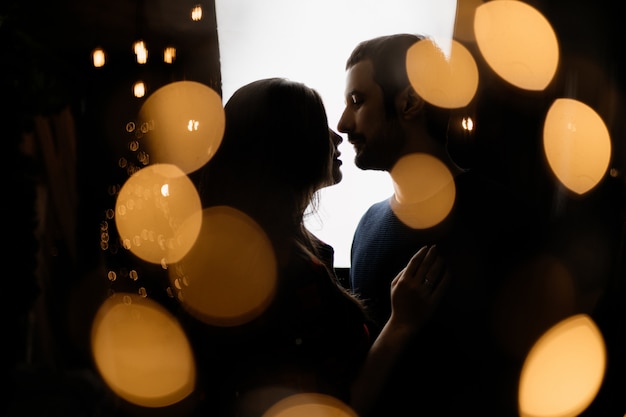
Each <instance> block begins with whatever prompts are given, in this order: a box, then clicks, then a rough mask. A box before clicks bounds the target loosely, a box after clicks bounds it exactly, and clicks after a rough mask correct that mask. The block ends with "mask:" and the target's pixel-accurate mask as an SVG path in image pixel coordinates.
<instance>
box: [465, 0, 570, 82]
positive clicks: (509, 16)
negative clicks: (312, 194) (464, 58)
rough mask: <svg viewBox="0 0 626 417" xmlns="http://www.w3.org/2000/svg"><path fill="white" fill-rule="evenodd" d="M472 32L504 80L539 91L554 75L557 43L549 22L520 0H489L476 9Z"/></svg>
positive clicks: (480, 47) (490, 63)
mask: <svg viewBox="0 0 626 417" xmlns="http://www.w3.org/2000/svg"><path fill="white" fill-rule="evenodd" d="M474 33H475V36H476V42H477V44H478V48H479V50H480V52H481V53H482V54H483V57H484V58H485V60H486V61H487V63H488V64H489V66H490V67H491V68H492V69H493V70H494V71H495V72H496V73H497V74H498V75H499V76H500V77H502V78H503V79H504V80H505V81H507V82H509V83H511V84H513V85H514V86H516V87H519V88H522V89H525V90H536V91H541V90H543V89H545V88H546V87H547V86H548V84H549V83H550V82H551V81H552V79H553V78H554V74H555V73H556V69H557V65H558V62H559V45H558V41H557V38H556V34H555V33H554V30H553V29H552V26H551V25H550V22H548V20H546V18H545V17H544V16H543V15H542V14H541V13H540V12H539V11H538V10H536V9H535V8H533V7H531V6H529V5H528V4H526V3H524V2H523V1H517V0H499V1H489V2H486V3H484V4H482V5H481V6H479V7H478V8H477V9H476V12H475V18H474Z"/></svg>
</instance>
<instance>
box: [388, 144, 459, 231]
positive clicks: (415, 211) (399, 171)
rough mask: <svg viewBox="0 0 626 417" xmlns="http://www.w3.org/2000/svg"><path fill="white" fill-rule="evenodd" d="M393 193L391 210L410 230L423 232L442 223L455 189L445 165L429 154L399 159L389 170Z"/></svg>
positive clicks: (450, 207)
mask: <svg viewBox="0 0 626 417" xmlns="http://www.w3.org/2000/svg"><path fill="white" fill-rule="evenodd" d="M391 177H392V180H393V186H394V190H395V194H394V197H392V199H391V208H392V210H393V212H394V213H395V215H396V216H398V219H400V220H401V221H402V222H403V223H404V224H406V225H407V226H409V227H411V228H413V229H426V228H429V227H433V226H435V225H437V224H439V223H440V222H441V221H443V220H444V219H445V218H446V217H447V216H448V214H449V213H450V210H452V206H453V205H454V200H455V198H456V186H455V184H454V178H453V177H452V173H451V172H450V170H449V169H448V167H446V165H445V164H444V163H443V162H441V161H440V160H439V159H437V158H435V157H434V156H432V155H429V154H425V153H414V154H410V155H406V156H404V157H402V158H401V159H400V160H399V161H398V162H397V163H396V165H395V166H394V167H393V169H392V170H391Z"/></svg>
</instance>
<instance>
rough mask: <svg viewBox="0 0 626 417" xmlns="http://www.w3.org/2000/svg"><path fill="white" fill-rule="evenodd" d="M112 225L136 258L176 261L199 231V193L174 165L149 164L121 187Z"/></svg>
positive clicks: (194, 239)
mask: <svg viewBox="0 0 626 417" xmlns="http://www.w3.org/2000/svg"><path fill="white" fill-rule="evenodd" d="M115 225H116V226H117V230H118V232H119V235H120V239H121V241H122V244H123V246H124V247H125V248H126V249H128V250H130V251H131V252H132V253H133V254H135V255H136V256H138V257H139V258H141V259H143V260H145V261H148V262H151V263H154V264H168V263H172V262H177V261H178V260H180V259H181V258H182V257H183V256H184V255H185V254H186V253H187V252H188V251H189V250H190V249H191V247H192V246H193V244H194V243H195V241H196V238H197V237H198V234H199V233H200V228H201V225H202V207H201V203H200V197H199V196H198V192H197V190H196V188H195V186H194V184H193V183H192V182H191V180H190V179H189V177H188V176H187V175H185V173H184V172H182V171H181V170H180V169H179V168H178V167H177V166H176V165H169V164H156V165H149V166H147V167H145V168H142V169H140V170H139V171H136V172H135V173H134V174H133V175H132V176H131V177H130V178H128V180H126V182H125V183H124V185H123V186H122V188H121V189H120V191H119V193H118V196H117V199H116V202H115Z"/></svg>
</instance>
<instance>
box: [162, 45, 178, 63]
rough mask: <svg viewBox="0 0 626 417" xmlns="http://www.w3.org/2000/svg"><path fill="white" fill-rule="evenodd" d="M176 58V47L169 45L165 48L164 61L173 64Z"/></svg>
mask: <svg viewBox="0 0 626 417" xmlns="http://www.w3.org/2000/svg"><path fill="white" fill-rule="evenodd" d="M175 59H176V48H174V47H173V46H168V47H166V48H165V49H163V62H165V63H166V64H172V63H174V60H175Z"/></svg>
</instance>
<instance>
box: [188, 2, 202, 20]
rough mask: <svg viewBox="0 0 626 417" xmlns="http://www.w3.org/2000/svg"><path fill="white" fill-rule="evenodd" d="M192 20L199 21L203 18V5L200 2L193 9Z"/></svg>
mask: <svg viewBox="0 0 626 417" xmlns="http://www.w3.org/2000/svg"><path fill="white" fill-rule="evenodd" d="M191 20H193V21H194V22H197V21H199V20H202V6H200V5H199V4H197V5H195V6H194V8H193V9H191Z"/></svg>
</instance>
